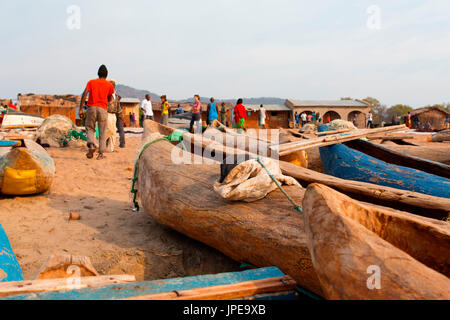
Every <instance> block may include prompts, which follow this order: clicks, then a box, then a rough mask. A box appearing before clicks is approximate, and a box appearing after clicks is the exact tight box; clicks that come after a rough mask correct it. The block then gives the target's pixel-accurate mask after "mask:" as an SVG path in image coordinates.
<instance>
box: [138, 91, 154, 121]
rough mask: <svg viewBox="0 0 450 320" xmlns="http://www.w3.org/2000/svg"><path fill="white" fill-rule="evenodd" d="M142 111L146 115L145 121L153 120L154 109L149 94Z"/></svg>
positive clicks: (143, 103) (142, 105)
mask: <svg viewBox="0 0 450 320" xmlns="http://www.w3.org/2000/svg"><path fill="white" fill-rule="evenodd" d="M141 109H142V112H143V113H144V120H147V119H150V120H153V107H152V101H151V100H150V95H149V94H147V95H146V96H145V99H144V100H142V103H141Z"/></svg>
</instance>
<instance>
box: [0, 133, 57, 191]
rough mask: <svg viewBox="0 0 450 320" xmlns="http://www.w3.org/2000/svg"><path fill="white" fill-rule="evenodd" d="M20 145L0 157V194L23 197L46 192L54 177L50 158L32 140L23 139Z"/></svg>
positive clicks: (53, 167) (53, 166) (53, 164)
mask: <svg viewBox="0 0 450 320" xmlns="http://www.w3.org/2000/svg"><path fill="white" fill-rule="evenodd" d="M20 145H21V146H20V147H12V148H11V149H10V150H9V151H7V152H6V153H2V155H1V156H0V193H1V194H5V195H14V196H23V195H32V194H39V193H43V192H46V191H48V190H49V188H50V186H51V184H52V182H53V178H54V175H55V163H54V161H53V159H52V157H51V156H50V155H49V154H48V153H47V151H46V150H45V149H44V148H42V147H41V146H40V145H38V144H37V143H36V142H34V141H32V140H27V139H23V140H21V141H20ZM2 149H5V148H2Z"/></svg>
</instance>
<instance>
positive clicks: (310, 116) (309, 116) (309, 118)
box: [308, 113, 313, 123]
mask: <svg viewBox="0 0 450 320" xmlns="http://www.w3.org/2000/svg"><path fill="white" fill-rule="evenodd" d="M312 119H313V117H312V113H310V114H308V123H311V122H312Z"/></svg>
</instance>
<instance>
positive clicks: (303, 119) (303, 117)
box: [300, 112, 308, 128]
mask: <svg viewBox="0 0 450 320" xmlns="http://www.w3.org/2000/svg"><path fill="white" fill-rule="evenodd" d="M300 118H301V119H302V128H303V126H304V125H305V124H306V121H307V120H308V117H307V115H306V113H305V112H302V114H301V115H300Z"/></svg>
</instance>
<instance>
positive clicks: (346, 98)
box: [341, 97, 353, 100]
mask: <svg viewBox="0 0 450 320" xmlns="http://www.w3.org/2000/svg"><path fill="white" fill-rule="evenodd" d="M341 100H353V99H352V98H350V97H343V98H341Z"/></svg>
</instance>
